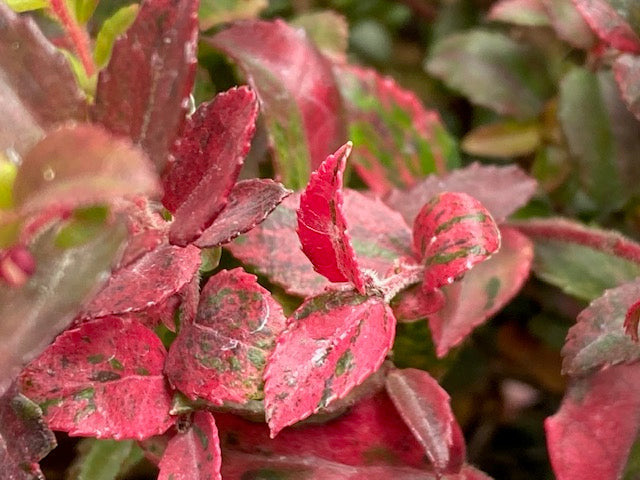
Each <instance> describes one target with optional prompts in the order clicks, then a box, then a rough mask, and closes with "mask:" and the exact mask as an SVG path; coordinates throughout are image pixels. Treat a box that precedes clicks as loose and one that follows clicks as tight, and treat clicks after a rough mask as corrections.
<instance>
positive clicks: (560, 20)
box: [542, 0, 596, 50]
mask: <svg viewBox="0 0 640 480" xmlns="http://www.w3.org/2000/svg"><path fill="white" fill-rule="evenodd" d="M542 4H543V5H544V7H545V10H546V11H547V15H548V16H549V20H550V21H551V25H552V26H553V29H554V30H555V32H556V33H557V34H558V37H560V38H561V39H562V40H564V41H565V42H568V43H569V44H570V45H573V46H575V47H578V48H582V49H585V50H586V49H589V48H591V47H592V46H593V44H594V43H595V42H596V38H595V37H594V35H593V33H592V31H591V28H589V25H588V24H587V23H586V22H585V21H584V19H583V18H582V15H580V13H579V12H578V10H577V9H576V6H575V5H574V3H573V2H572V1H571V0H542Z"/></svg>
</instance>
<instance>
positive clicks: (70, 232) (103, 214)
mask: <svg viewBox="0 0 640 480" xmlns="http://www.w3.org/2000/svg"><path fill="white" fill-rule="evenodd" d="M108 214H109V209H108V208H107V207H104V206H96V207H89V208H79V209H77V210H76V211H74V212H73V215H72V217H71V219H70V221H69V222H67V223H66V224H65V225H64V226H63V227H62V228H61V229H60V231H59V232H58V235H57V236H56V239H55V243H56V245H57V246H58V247H60V248H71V247H77V246H79V245H82V244H84V243H87V242H89V241H90V240H92V239H93V238H95V237H96V236H97V235H98V234H99V233H100V232H101V231H102V230H103V228H104V227H105V222H106V220H107V215H108Z"/></svg>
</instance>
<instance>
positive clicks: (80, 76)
mask: <svg viewBox="0 0 640 480" xmlns="http://www.w3.org/2000/svg"><path fill="white" fill-rule="evenodd" d="M59 50H60V51H61V52H62V54H63V55H64V56H65V58H66V59H67V61H68V62H69V66H70V67H71V71H72V72H73V76H74V77H76V82H77V83H78V86H79V87H80V88H81V89H82V91H83V92H84V93H85V95H86V96H87V98H89V99H91V98H93V97H94V96H95V93H96V83H97V80H98V77H97V75H92V76H90V77H89V76H88V75H87V72H86V70H85V69H84V66H83V65H82V62H81V61H80V59H79V58H78V57H77V56H76V55H75V54H74V53H72V52H70V51H69V50H65V49H64V48H60V49H59Z"/></svg>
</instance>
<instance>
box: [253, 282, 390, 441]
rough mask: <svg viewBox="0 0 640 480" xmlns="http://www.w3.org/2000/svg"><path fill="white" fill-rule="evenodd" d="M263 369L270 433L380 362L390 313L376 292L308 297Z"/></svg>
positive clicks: (319, 404)
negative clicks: (371, 293)
mask: <svg viewBox="0 0 640 480" xmlns="http://www.w3.org/2000/svg"><path fill="white" fill-rule="evenodd" d="M289 322H290V323H289V325H288V326H287V329H286V330H285V331H284V332H283V333H282V334H281V335H280V337H279V338H278V343H277V344H276V348H275V350H274V351H273V353H272V354H271V356H270V357H269V360H268V363H267V368H266V369H265V374H264V379H265V387H264V392H265V413H266V417H267V422H268V423H269V427H270V429H271V435H272V436H275V435H276V434H277V433H278V432H279V431H280V430H282V429H283V428H284V427H286V426H288V425H292V424H293V423H295V422H297V421H299V420H302V419H304V418H306V417H308V416H309V415H311V414H313V413H315V412H317V411H319V410H320V409H321V408H323V407H325V406H327V405H328V404H329V403H330V402H331V401H333V400H335V399H338V398H342V397H344V396H345V395H347V394H348V393H349V392H350V391H351V390H352V389H353V388H354V387H355V386H357V385H359V384H360V383H362V382H363V381H364V380H365V379H366V378H367V377H368V376H369V375H371V374H372V373H373V372H375V371H376V370H377V369H378V368H379V367H380V365H381V364H382V362H383V360H384V358H385V355H386V354H387V352H388V351H389V349H390V348H391V345H392V343H393V337H394V334H395V324H396V322H395V318H394V317H393V313H392V312H391V309H390V308H389V306H388V305H386V304H385V303H384V301H383V300H382V299H381V298H378V297H364V296H360V295H357V294H356V293H354V292H349V291H342V292H340V291H329V292H327V293H325V294H323V295H319V296H317V297H313V298H309V299H307V300H306V301H305V302H304V303H303V304H302V305H301V306H300V308H298V309H297V310H296V311H295V312H294V313H293V315H292V317H291V319H290V320H289Z"/></svg>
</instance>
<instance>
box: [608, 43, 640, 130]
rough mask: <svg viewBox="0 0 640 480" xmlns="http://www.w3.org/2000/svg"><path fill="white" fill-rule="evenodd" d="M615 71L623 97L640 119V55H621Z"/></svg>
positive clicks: (616, 62) (617, 60)
mask: <svg viewBox="0 0 640 480" xmlns="http://www.w3.org/2000/svg"><path fill="white" fill-rule="evenodd" d="M613 71H614V73H615V76H616V82H617V84H618V88H620V92H621V93H622V99H623V100H624V102H625V104H626V105H627V107H628V108H629V110H630V111H631V113H633V114H634V115H635V116H636V118H637V119H638V120H640V86H639V85H640V57H638V56H635V55H629V54H625V55H620V56H619V57H618V58H616V61H615V62H614V64H613Z"/></svg>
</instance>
